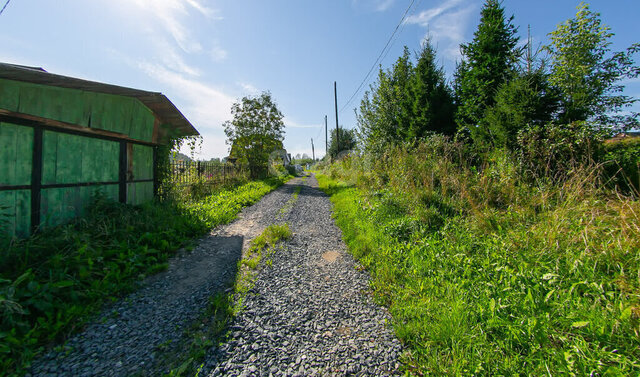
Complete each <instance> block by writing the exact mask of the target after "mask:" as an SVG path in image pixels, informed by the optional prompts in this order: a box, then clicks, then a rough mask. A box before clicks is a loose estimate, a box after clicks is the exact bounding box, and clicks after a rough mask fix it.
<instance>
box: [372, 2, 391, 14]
mask: <svg viewBox="0 0 640 377" xmlns="http://www.w3.org/2000/svg"><path fill="white" fill-rule="evenodd" d="M394 2H395V0H378V1H376V3H377V4H376V5H375V7H376V10H377V11H378V12H384V11H385V10H387V9H389V8H391V6H392V5H393V3H394Z"/></svg>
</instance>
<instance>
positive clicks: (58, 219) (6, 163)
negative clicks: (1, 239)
mask: <svg viewBox="0 0 640 377" xmlns="http://www.w3.org/2000/svg"><path fill="white" fill-rule="evenodd" d="M33 142H34V128H33V127H29V126H22V125H17V124H12V123H6V122H3V123H0V185H3V186H25V185H31V177H32V167H33V164H32V159H33ZM120 143H121V142H120V141H115V140H105V139H99V138H95V137H91V136H81V135H75V134H68V133H62V132H56V131H53V130H51V129H45V130H43V131H42V179H41V184H42V189H41V199H40V203H41V204H40V224H41V225H42V226H44V227H48V226H54V225H58V224H61V223H64V222H67V221H69V220H70V219H73V218H74V217H77V216H81V215H83V214H84V213H85V211H86V208H87V204H88V203H90V199H91V197H92V196H93V195H94V194H95V193H96V192H98V191H100V192H101V193H102V194H104V195H105V196H106V197H107V198H109V199H112V200H114V201H118V200H119V194H120V192H119V184H118V182H119V172H120ZM126 150H127V153H126V155H127V156H126V160H127V166H126V171H127V183H126V192H127V203H129V204H134V205H139V204H142V203H144V202H148V201H150V200H152V199H153V195H154V184H153V181H152V180H153V147H151V146H147V145H138V144H131V143H127V144H126ZM139 180H148V181H147V182H133V181H139ZM101 182H102V183H105V184H97V185H96V184H94V185H91V186H76V187H47V185H49V186H51V185H58V186H60V185H73V184H86V183H101ZM106 183H111V184H106ZM0 226H2V227H3V228H5V227H6V229H5V230H7V233H9V234H11V235H17V236H20V237H23V236H26V235H28V234H29V232H30V227H31V190H30V189H15V190H13V189H12V190H0Z"/></svg>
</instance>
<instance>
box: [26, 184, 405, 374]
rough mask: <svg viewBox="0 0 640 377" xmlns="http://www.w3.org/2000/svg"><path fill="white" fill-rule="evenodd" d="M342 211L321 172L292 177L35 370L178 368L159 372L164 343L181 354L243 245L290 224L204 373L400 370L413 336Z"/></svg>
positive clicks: (225, 282)
mask: <svg viewBox="0 0 640 377" xmlns="http://www.w3.org/2000/svg"><path fill="white" fill-rule="evenodd" d="M298 186H300V187H299V188H298ZM298 190H299V195H298V197H297V200H294V199H293V198H294V197H295V193H296V192H297V191H298ZM330 215H331V203H330V201H329V199H328V197H327V196H326V195H325V194H324V193H322V192H321V191H319V190H318V189H317V182H316V180H315V178H314V177H313V176H310V177H308V178H306V179H300V178H297V179H294V180H291V181H289V182H288V183H287V184H285V185H284V186H282V187H280V188H279V189H277V190H275V191H273V192H272V193H270V194H267V195H266V196H265V197H264V198H263V199H262V200H261V201H260V202H258V203H256V204H255V205H254V206H252V207H249V208H246V209H245V210H244V211H243V212H242V213H241V214H240V216H239V219H238V220H236V221H235V222H233V223H231V224H229V225H226V226H222V227H219V228H217V229H216V230H214V231H213V232H212V234H210V235H208V236H206V237H203V238H202V239H201V240H200V242H199V244H198V246H197V247H196V248H195V249H194V250H193V251H191V252H182V253H180V254H179V255H178V256H176V257H175V258H172V260H171V261H170V263H169V268H168V270H167V271H165V272H163V273H160V274H158V275H155V276H153V277H150V278H148V279H147V280H146V281H145V282H144V283H143V284H142V286H141V288H140V289H139V290H138V291H137V292H135V293H133V294H131V295H129V296H128V297H125V298H124V299H122V300H120V301H119V302H117V303H115V304H113V305H110V306H108V307H107V308H106V309H105V310H104V311H103V312H102V313H101V314H100V315H99V316H97V317H96V318H95V320H94V321H92V322H91V323H89V324H88V326H87V327H86V330H85V331H84V332H82V333H79V334H78V335H76V336H74V337H72V338H71V339H70V340H69V341H68V342H67V343H66V344H65V346H64V347H61V349H58V350H56V351H51V352H49V353H48V354H46V355H44V356H43V357H41V358H40V359H38V360H36V361H34V363H33V365H32V368H31V371H30V373H29V374H27V376H131V375H142V376H145V375H146V376H154V375H162V374H164V373H166V371H164V370H160V369H158V368H159V367H158V365H160V363H158V360H157V358H158V357H159V355H162V354H161V353H158V350H159V349H164V351H163V352H166V349H167V348H168V349H169V351H170V350H171V348H170V347H171V344H172V343H178V340H179V339H180V337H181V335H182V334H183V332H184V331H185V330H186V329H187V328H188V327H189V325H190V324H191V323H192V322H193V321H194V320H195V319H196V318H197V317H198V315H199V314H200V313H201V312H202V311H203V310H204V308H205V307H206V304H207V299H208V297H210V296H212V295H213V294H215V293H216V292H218V291H220V290H223V289H225V288H226V287H228V285H229V284H230V282H231V281H232V280H233V278H234V276H235V273H236V263H237V261H238V260H239V259H240V257H241V253H242V249H243V247H244V248H246V246H247V244H248V242H249V241H250V240H251V239H253V238H254V237H255V236H257V235H259V234H260V233H262V231H263V230H264V228H265V227H267V226H268V225H270V224H273V223H284V222H286V223H288V224H289V226H290V228H291V230H292V231H293V237H292V238H291V239H290V240H289V241H287V242H286V243H285V244H284V245H282V246H283V247H282V249H281V250H278V251H277V252H276V253H275V254H274V255H273V256H271V262H270V263H268V264H263V266H262V268H261V269H260V271H259V272H258V274H257V279H256V282H255V286H254V287H253V289H251V290H250V291H249V293H248V294H247V296H246V297H245V299H244V309H243V310H242V311H241V312H240V313H239V314H238V315H237V316H236V317H235V318H234V320H233V323H232V325H231V328H230V330H231V331H230V335H229V337H228V339H227V341H226V342H225V343H224V344H222V345H221V346H219V347H214V348H212V349H210V350H209V352H208V353H207V356H206V360H205V362H204V366H203V370H202V371H201V372H200V376H206V375H210V376H219V375H225V376H226V375H232V376H235V375H242V376H269V375H273V376H290V375H322V376H324V375H377V376H379V375H393V374H397V369H398V367H399V365H398V361H397V358H398V355H399V353H400V351H401V345H400V343H399V341H398V340H397V339H396V338H395V337H394V335H393V332H392V330H391V328H390V326H389V322H390V317H389V315H388V314H387V312H386V311H385V310H384V309H383V308H380V307H378V306H377V305H375V304H374V303H373V301H372V299H371V297H370V295H369V294H368V292H369V289H368V279H369V278H368V275H367V273H366V272H363V271H361V269H359V268H357V267H358V266H357V263H356V262H355V261H354V260H353V258H352V257H351V256H350V255H349V254H348V253H347V251H346V246H345V245H344V243H343V241H342V239H341V232H340V230H339V229H338V228H337V227H336V225H335V223H334V221H333V219H332V218H331V216H330Z"/></svg>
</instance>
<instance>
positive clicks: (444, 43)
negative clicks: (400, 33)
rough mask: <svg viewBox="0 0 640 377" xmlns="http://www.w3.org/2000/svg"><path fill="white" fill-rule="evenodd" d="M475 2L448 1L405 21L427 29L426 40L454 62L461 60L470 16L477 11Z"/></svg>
mask: <svg viewBox="0 0 640 377" xmlns="http://www.w3.org/2000/svg"><path fill="white" fill-rule="evenodd" d="M476 7H477V4H476V2H475V1H469V0H446V1H444V2H443V3H441V4H440V5H438V6H436V7H433V8H429V9H426V10H423V11H421V12H420V13H418V14H416V15H413V16H410V17H408V18H407V19H406V20H405V23H406V24H414V25H419V26H422V27H424V28H426V29H427V31H426V34H425V37H424V38H425V39H426V38H431V41H432V42H433V43H434V44H435V45H436V46H437V47H438V51H440V52H441V53H443V54H444V56H445V57H446V58H447V59H450V60H452V61H455V60H459V59H460V48H459V46H460V43H462V42H464V40H465V32H466V30H467V27H468V26H469V16H470V15H471V14H472V12H473V11H475V10H476Z"/></svg>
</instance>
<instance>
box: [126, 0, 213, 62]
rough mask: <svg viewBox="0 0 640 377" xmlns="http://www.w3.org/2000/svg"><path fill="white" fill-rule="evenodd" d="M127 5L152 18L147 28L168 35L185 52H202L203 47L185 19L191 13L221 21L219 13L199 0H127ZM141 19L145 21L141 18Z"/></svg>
mask: <svg viewBox="0 0 640 377" xmlns="http://www.w3.org/2000/svg"><path fill="white" fill-rule="evenodd" d="M126 3H127V4H130V5H134V6H136V7H138V10H139V11H140V12H141V13H142V14H145V15H147V16H150V17H151V18H152V20H151V22H150V24H148V25H146V27H147V28H148V29H149V30H150V31H151V32H153V33H160V32H166V33H168V34H169V35H170V36H171V37H172V38H173V39H174V40H175V42H176V43H177V44H178V46H180V48H181V49H182V50H183V51H185V52H200V51H202V45H201V44H200V42H198V41H197V40H196V39H195V38H193V37H192V35H191V33H190V31H189V29H188V27H187V26H186V22H185V20H184V19H185V17H187V16H189V15H190V11H192V10H195V11H196V12H197V13H199V14H201V15H202V16H205V17H207V18H211V19H220V17H219V16H218V15H217V14H218V12H217V11H216V10H214V9H211V8H208V7H206V6H204V5H202V4H201V2H200V1H198V0H126ZM141 19H143V18H142V17H141Z"/></svg>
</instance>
